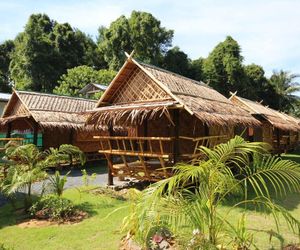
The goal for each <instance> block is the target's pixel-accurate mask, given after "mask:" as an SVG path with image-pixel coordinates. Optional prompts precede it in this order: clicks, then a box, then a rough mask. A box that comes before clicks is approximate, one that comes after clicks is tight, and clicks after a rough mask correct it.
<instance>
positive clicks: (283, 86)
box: [270, 70, 300, 111]
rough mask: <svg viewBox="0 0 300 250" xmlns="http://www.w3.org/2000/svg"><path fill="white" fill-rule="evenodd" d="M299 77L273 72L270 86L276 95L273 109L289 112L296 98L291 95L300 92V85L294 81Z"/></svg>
mask: <svg viewBox="0 0 300 250" xmlns="http://www.w3.org/2000/svg"><path fill="white" fill-rule="evenodd" d="M299 77H300V76H299V75H296V74H291V73H290V72H288V71H283V70H280V71H273V74H272V76H271V77H270V84H271V86H272V87H273V88H274V91H275V94H276V95H277V98H276V104H275V105H274V108H275V109H277V110H280V111H289V110H290V109H291V108H292V107H293V104H294V103H295V102H296V101H297V97H296V96H295V95H293V94H294V93H295V92H297V91H300V84H299V83H298V82H296V81H295V80H296V79H297V78H299Z"/></svg>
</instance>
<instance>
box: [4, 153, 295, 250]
mask: <svg viewBox="0 0 300 250" xmlns="http://www.w3.org/2000/svg"><path fill="white" fill-rule="evenodd" d="M282 158H283V159H291V160H294V161H297V162H299V163H300V155H298V154H284V155H282ZM64 196H65V197H66V198H69V199H71V200H72V201H73V202H74V203H75V204H79V205H81V206H82V207H84V208H85V209H87V210H88V212H89V214H90V217H89V218H88V219H86V220H84V221H83V222H81V223H78V224H74V225H60V226H48V227H41V228H20V227H19V226H17V225H16V224H17V221H18V220H19V219H20V218H18V216H16V214H15V212H14V211H13V210H12V208H11V206H10V205H6V206H4V207H1V208H0V243H4V244H5V245H6V246H8V247H12V248H13V249H16V250H17V249H24V250H26V249H28V250H29V249H30V250H33V249H64V250H68V249H72V250H73V249H105V250H110V249H111V250H115V249H118V244H119V241H120V239H121V237H122V236H123V235H124V233H123V234H122V233H121V232H120V226H121V224H122V220H123V218H124V217H125V216H126V215H127V212H128V210H127V209H126V208H125V209H120V210H117V212H115V213H113V214H111V215H110V216H109V217H108V218H107V215H108V214H110V213H111V212H112V211H115V210H116V209H117V208H121V207H126V206H127V204H128V203H127V202H126V201H121V200H117V199H113V198H110V197H107V196H104V195H102V196H100V195H93V194H91V193H87V192H79V191H78V190H77V189H70V190H67V191H66V192H65V193H64ZM280 203H281V204H282V205H284V207H285V208H286V209H288V210H289V211H290V212H291V213H292V214H293V215H294V217H296V218H298V219H299V220H300V195H299V194H292V195H289V196H288V197H286V198H284V199H282V200H281V201H280ZM229 208H230V207H229V206H223V207H222V208H221V213H223V214H224V215H226V214H227V211H228V209H229ZM242 212H243V210H242V209H234V210H233V212H232V213H231V214H230V215H229V216H228V219H229V220H231V221H232V222H235V221H237V219H238V218H239V217H240V215H241V213H242ZM246 213H247V227H248V228H249V229H252V230H253V231H252V232H254V237H255V243H256V245H257V246H258V248H259V249H281V246H283V245H287V244H288V243H296V242H299V237H298V236H297V235H295V234H293V233H292V232H291V231H290V230H289V228H288V227H287V226H286V224H285V223H283V222H282V223H281V225H280V233H279V234H276V233H275V231H276V227H275V224H274V222H273V220H272V218H271V217H269V216H267V215H264V214H258V213H255V211H253V210H247V212H246ZM272 232H273V233H272ZM270 233H271V234H272V235H273V237H272V240H271V243H270V242H269V239H270ZM272 247H273V248H272Z"/></svg>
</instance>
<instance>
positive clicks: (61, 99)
mask: <svg viewBox="0 0 300 250" xmlns="http://www.w3.org/2000/svg"><path fill="white" fill-rule="evenodd" d="M95 105H96V102H95V101H93V100H88V99H83V98H74V97H68V96H59V95H52V94H45V93H37V92H28V91H14V92H13V94H12V96H11V98H10V100H9V102H8V104H7V106H6V108H5V110H4V112H3V115H2V118H1V119H0V123H1V124H5V123H7V122H10V121H13V120H17V119H24V118H32V119H33V120H34V121H36V122H37V123H38V124H39V125H40V126H41V127H51V128H76V129H78V128H83V127H84V123H85V120H86V118H87V114H86V113H85V111H87V110H90V109H93V108H94V107H95Z"/></svg>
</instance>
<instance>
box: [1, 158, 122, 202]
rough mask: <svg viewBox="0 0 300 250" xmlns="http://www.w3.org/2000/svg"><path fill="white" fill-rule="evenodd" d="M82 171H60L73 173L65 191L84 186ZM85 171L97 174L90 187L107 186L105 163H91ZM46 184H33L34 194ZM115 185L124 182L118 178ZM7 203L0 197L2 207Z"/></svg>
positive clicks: (50, 173) (89, 173)
mask: <svg viewBox="0 0 300 250" xmlns="http://www.w3.org/2000/svg"><path fill="white" fill-rule="evenodd" d="M81 169H84V168H75V167H74V168H73V169H69V168H64V169H63V170H61V171H60V174H61V175H62V176H64V175H66V174H67V173H68V172H69V171H71V172H70V174H69V175H68V176H67V182H66V184H65V189H68V188H74V187H80V186H83V185H84V183H83V178H82V172H81ZM85 169H86V171H87V173H88V175H92V174H93V173H96V178H95V180H94V181H93V182H90V183H89V184H90V185H97V186H105V185H106V184H107V168H106V166H105V164H104V163H102V162H100V163H99V162H98V163H95V165H91V163H90V164H89V166H86V167H85ZM53 174H54V171H49V175H53ZM44 182H46V183H47V181H43V182H37V183H35V184H33V187H32V190H33V193H36V194H40V193H41V191H42V187H43V185H45V184H43V183H44ZM114 183H115V184H116V185H118V184H121V183H122V182H120V181H118V179H117V178H114ZM5 203H6V199H5V198H4V197H3V196H1V195H0V206H2V205H4V204H5Z"/></svg>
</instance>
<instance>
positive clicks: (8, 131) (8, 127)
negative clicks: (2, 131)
mask: <svg viewBox="0 0 300 250" xmlns="http://www.w3.org/2000/svg"><path fill="white" fill-rule="evenodd" d="M11 128H12V122H9V123H8V124H7V132H6V138H10V137H11Z"/></svg>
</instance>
